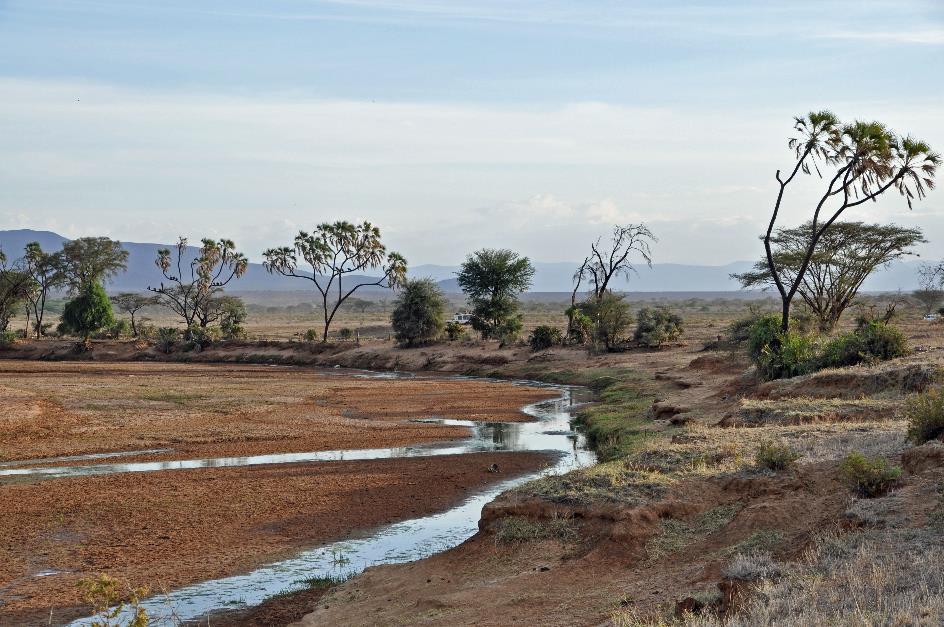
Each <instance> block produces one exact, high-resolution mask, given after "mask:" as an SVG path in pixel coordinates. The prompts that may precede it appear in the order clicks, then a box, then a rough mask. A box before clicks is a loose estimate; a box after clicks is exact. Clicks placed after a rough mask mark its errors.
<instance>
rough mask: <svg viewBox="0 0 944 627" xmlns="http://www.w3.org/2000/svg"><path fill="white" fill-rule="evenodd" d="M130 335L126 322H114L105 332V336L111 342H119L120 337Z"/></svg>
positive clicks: (129, 326)
mask: <svg viewBox="0 0 944 627" xmlns="http://www.w3.org/2000/svg"><path fill="white" fill-rule="evenodd" d="M130 333H131V325H130V324H128V321H127V320H115V323H114V324H112V325H111V326H110V327H108V329H107V330H106V331H105V335H106V336H108V338H109V339H112V340H120V339H121V336H123V335H128V334H130Z"/></svg>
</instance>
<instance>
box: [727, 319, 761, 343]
mask: <svg viewBox="0 0 944 627" xmlns="http://www.w3.org/2000/svg"><path fill="white" fill-rule="evenodd" d="M760 317H761V316H760V315H758V314H753V313H752V314H750V315H748V316H744V317H743V318H738V319H737V320H735V321H734V322H732V323H731V324H729V325H728V326H727V327H725V329H724V337H725V339H726V340H727V341H728V342H730V343H732V344H737V345H741V344H746V343H747V341H748V340H750V339H751V329H752V328H753V327H754V325H755V324H756V323H757V321H758V320H759V319H760Z"/></svg>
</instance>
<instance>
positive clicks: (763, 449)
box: [754, 442, 800, 472]
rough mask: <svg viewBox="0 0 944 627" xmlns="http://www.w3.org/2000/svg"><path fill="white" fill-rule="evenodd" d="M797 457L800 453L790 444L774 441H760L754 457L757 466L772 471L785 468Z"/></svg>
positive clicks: (798, 457)
mask: <svg viewBox="0 0 944 627" xmlns="http://www.w3.org/2000/svg"><path fill="white" fill-rule="evenodd" d="M798 459H800V454H799V453H797V452H796V451H795V450H793V449H792V448H791V447H790V446H788V445H786V444H782V443H776V442H762V443H761V445H760V448H758V449H757V455H756V456H755V457H754V461H755V462H756V464H757V465H758V466H760V467H761V468H766V469H767V470H773V471H774V472H776V471H779V470H786V469H787V468H789V467H790V466H792V465H793V462H795V461H796V460H798Z"/></svg>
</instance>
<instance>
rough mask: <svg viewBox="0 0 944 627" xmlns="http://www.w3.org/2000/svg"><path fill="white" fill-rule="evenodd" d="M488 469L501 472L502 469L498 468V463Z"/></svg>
mask: <svg viewBox="0 0 944 627" xmlns="http://www.w3.org/2000/svg"><path fill="white" fill-rule="evenodd" d="M487 470H488V471H489V472H501V470H499V469H498V464H492V465H491V466H489V467H488V469H487Z"/></svg>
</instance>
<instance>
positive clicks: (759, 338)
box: [747, 314, 780, 362]
mask: <svg viewBox="0 0 944 627" xmlns="http://www.w3.org/2000/svg"><path fill="white" fill-rule="evenodd" d="M779 340H780V316H778V315H776V314H767V315H766V316H760V317H759V318H756V319H755V320H754V323H753V324H751V326H750V329H749V330H748V334H747V354H748V356H749V357H750V358H751V360H753V361H755V362H756V361H757V359H758V358H759V357H760V356H761V354H763V352H764V351H765V350H767V349H768V348H769V347H770V346H772V345H773V346H776V345H777V344H778V343H779Z"/></svg>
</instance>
